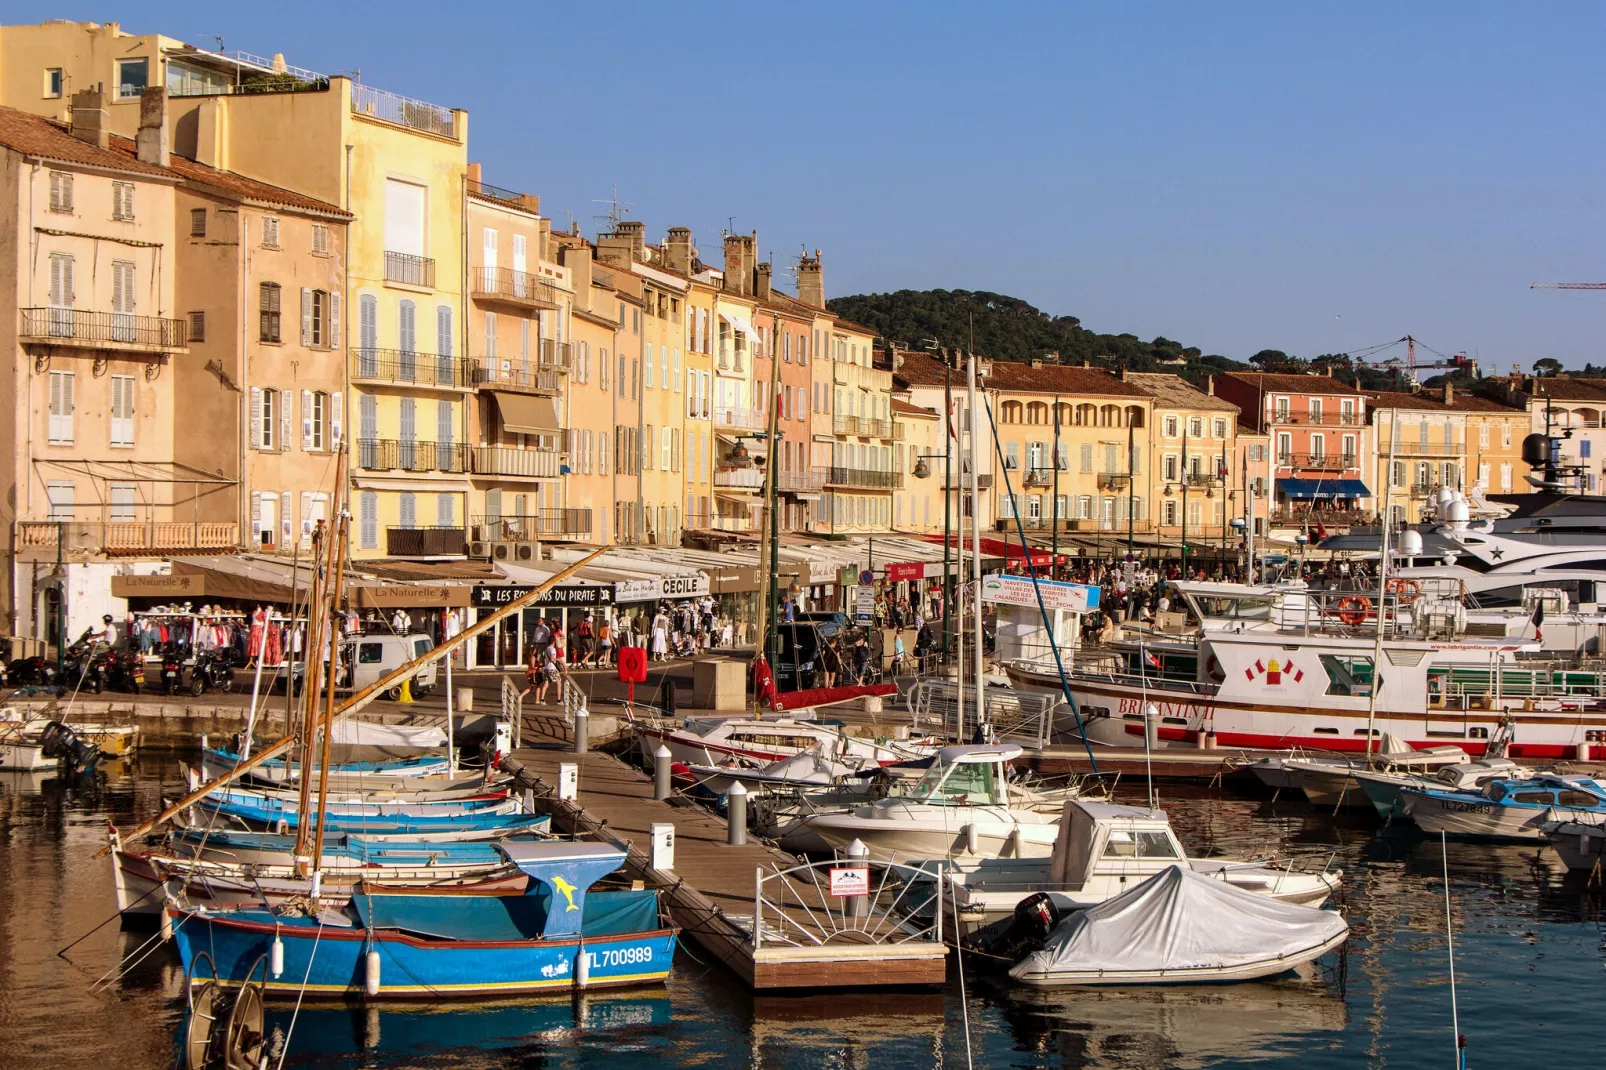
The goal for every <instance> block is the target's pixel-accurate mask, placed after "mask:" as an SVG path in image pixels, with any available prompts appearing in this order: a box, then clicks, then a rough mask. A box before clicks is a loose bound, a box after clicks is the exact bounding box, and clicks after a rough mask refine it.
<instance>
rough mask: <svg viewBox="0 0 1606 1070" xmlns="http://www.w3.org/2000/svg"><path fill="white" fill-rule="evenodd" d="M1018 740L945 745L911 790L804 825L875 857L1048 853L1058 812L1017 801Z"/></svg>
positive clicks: (832, 843)
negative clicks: (1013, 770)
mask: <svg viewBox="0 0 1606 1070" xmlns="http://www.w3.org/2000/svg"><path fill="white" fill-rule="evenodd" d="M1021 753H1022V750H1021V748H1020V747H1018V746H1015V745H1013V744H997V745H991V746H956V747H944V748H942V749H941V750H940V751H938V752H937V755H936V758H935V759H934V760H933V761H932V763H931V766H930V767H929V768H928V769H927V770H926V772H925V774H924V775H923V776H922V777H921V778H920V780H919V781H917V782H916V783H915V785H914V786H913V787H911V788H910V789H909V790H908V791H907V792H905V793H903V794H900V795H893V796H889V797H887V798H885V799H878V800H876V801H875V802H872V803H868V804H866V805H862V806H855V807H852V808H850V809H847V810H842V811H835V812H826V813H817V814H812V815H810V816H809V817H807V818H804V819H803V820H802V821H801V822H800V824H801V825H802V826H803V827H804V828H806V829H808V830H809V831H810V832H812V833H813V834H815V835H817V836H818V837H819V838H820V839H821V840H822V841H823V842H824V843H825V844H826V845H827V846H828V847H830V848H832V849H834V850H838V851H844V850H846V849H847V847H848V846H849V845H850V844H852V843H853V841H855V840H858V841H859V842H861V843H862V844H863V845H864V846H865V847H866V848H867V849H868V850H869V857H870V859H871V860H872V861H876V862H900V861H905V860H907V859H911V858H914V859H940V858H951V857H955V856H959V855H969V856H971V857H985V858H997V857H1001V856H1003V857H1013V858H1046V857H1047V856H1048V855H1049V854H1050V853H1051V852H1052V851H1053V849H1054V840H1055V837H1056V835H1057V834H1058V830H1059V819H1058V817H1057V815H1056V814H1054V813H1043V812H1041V811H1039V810H1034V809H1029V808H1026V807H1024V806H1021V805H1018V804H1019V803H1021V802H1024V801H1025V799H1024V798H1022V799H1017V798H1015V797H1014V796H1013V795H1012V788H1011V785H1010V783H1009V775H1008V769H1009V763H1010V762H1012V761H1014V760H1015V759H1016V758H1018V757H1020V756H1021Z"/></svg>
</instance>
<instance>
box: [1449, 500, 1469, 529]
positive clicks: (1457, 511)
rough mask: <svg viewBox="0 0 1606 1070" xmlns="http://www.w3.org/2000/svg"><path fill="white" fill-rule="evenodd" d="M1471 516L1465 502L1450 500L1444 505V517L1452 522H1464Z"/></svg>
mask: <svg viewBox="0 0 1606 1070" xmlns="http://www.w3.org/2000/svg"><path fill="white" fill-rule="evenodd" d="M1471 517H1472V512H1471V510H1469V509H1468V508H1467V503H1466V502H1462V501H1452V502H1450V503H1449V504H1448V505H1446V506H1445V507H1444V519H1446V520H1448V521H1449V522H1450V523H1452V524H1465V523H1466V522H1467V521H1468V520H1470V519H1471Z"/></svg>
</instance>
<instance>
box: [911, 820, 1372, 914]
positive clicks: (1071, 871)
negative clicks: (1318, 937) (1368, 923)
mask: <svg viewBox="0 0 1606 1070" xmlns="http://www.w3.org/2000/svg"><path fill="white" fill-rule="evenodd" d="M1058 833H1059V834H1058V836H1057V837H1056V839H1055V841H1054V849H1053V853H1052V855H1050V856H1049V857H1048V858H987V859H960V860H954V861H949V862H946V863H943V864H941V865H939V866H935V867H934V869H937V870H940V872H941V873H942V874H943V876H944V877H945V878H946V879H947V882H948V884H947V890H948V893H949V895H951V896H952V904H953V905H952V909H953V910H954V912H955V914H956V916H957V917H958V919H959V921H960V926H961V929H962V930H964V933H962V935H968V934H970V933H974V932H977V931H979V930H981V929H983V928H986V927H988V926H995V925H997V924H998V923H1000V922H1003V921H1006V920H1007V919H1010V918H1012V917H1013V915H1014V913H1015V910H1016V908H1017V906H1019V904H1020V903H1021V902H1022V901H1023V900H1024V899H1026V898H1028V897H1030V896H1033V895H1037V894H1038V893H1046V895H1047V896H1048V899H1049V902H1051V903H1052V904H1053V906H1054V908H1055V909H1056V910H1058V911H1059V912H1061V913H1066V912H1069V911H1074V910H1086V909H1088V908H1090V907H1094V906H1097V905H1098V904H1100V903H1103V902H1105V901H1107V900H1109V899H1111V898H1113V897H1115V896H1117V895H1120V894H1121V893H1122V892H1125V891H1127V890H1129V889H1130V888H1132V887H1133V886H1134V885H1136V884H1139V883H1141V882H1143V881H1145V880H1147V879H1148V878H1149V877H1151V876H1153V875H1154V874H1156V873H1158V872H1160V871H1161V870H1163V869H1165V868H1166V867H1168V866H1176V865H1180V866H1183V867H1185V868H1186V869H1188V870H1189V871H1190V872H1192V873H1197V874H1199V875H1201V876H1205V877H1209V878H1210V879H1212V880H1217V881H1222V882H1224V883H1226V884H1229V885H1231V886H1233V887H1235V888H1241V889H1243V890H1244V891H1248V892H1253V893H1255V894H1256V895H1264V896H1267V897H1269V898H1272V899H1276V900H1279V901H1280V902H1284V903H1297V904H1299V905H1302V906H1312V907H1314V906H1320V905H1321V904H1322V903H1324V902H1326V901H1327V898H1328V896H1330V895H1331V894H1332V893H1333V892H1334V891H1336V890H1337V889H1338V887H1339V885H1340V883H1341V881H1342V877H1343V871H1342V870H1339V869H1334V868H1325V869H1323V870H1321V871H1320V872H1314V873H1313V872H1308V871H1303V870H1295V869H1294V868H1293V865H1292V863H1291V862H1290V863H1288V864H1279V863H1278V862H1277V861H1276V860H1274V859H1259V860H1236V859H1230V858H1190V857H1189V856H1188V854H1187V852H1186V851H1185V850H1184V849H1183V847H1182V844H1181V842H1180V841H1179V840H1178V839H1177V835H1176V832H1175V831H1174V830H1173V829H1172V828H1171V822H1170V820H1169V819H1168V818H1167V817H1166V814H1165V811H1163V810H1151V809H1147V808H1145V807H1140V806H1119V805H1116V804H1113V803H1105V802H1089V801H1084V800H1080V799H1073V800H1070V801H1067V802H1066V803H1065V806H1064V811H1063V813H1062V814H1061V816H1060V821H1059V830H1058Z"/></svg>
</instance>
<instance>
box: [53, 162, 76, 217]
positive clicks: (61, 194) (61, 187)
mask: <svg viewBox="0 0 1606 1070" xmlns="http://www.w3.org/2000/svg"><path fill="white" fill-rule="evenodd" d="M50 210H51V211H52V212H71V211H72V175H70V174H68V173H67V172H66V171H52V172H50Z"/></svg>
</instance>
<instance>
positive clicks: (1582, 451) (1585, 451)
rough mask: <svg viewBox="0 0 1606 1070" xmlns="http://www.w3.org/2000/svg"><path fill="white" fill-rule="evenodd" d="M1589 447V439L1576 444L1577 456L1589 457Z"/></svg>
mask: <svg viewBox="0 0 1606 1070" xmlns="http://www.w3.org/2000/svg"><path fill="white" fill-rule="evenodd" d="M1589 447H1590V442H1589V439H1587V438H1586V439H1583V440H1581V441H1580V442H1579V443H1578V456H1580V457H1588V456H1589Z"/></svg>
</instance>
